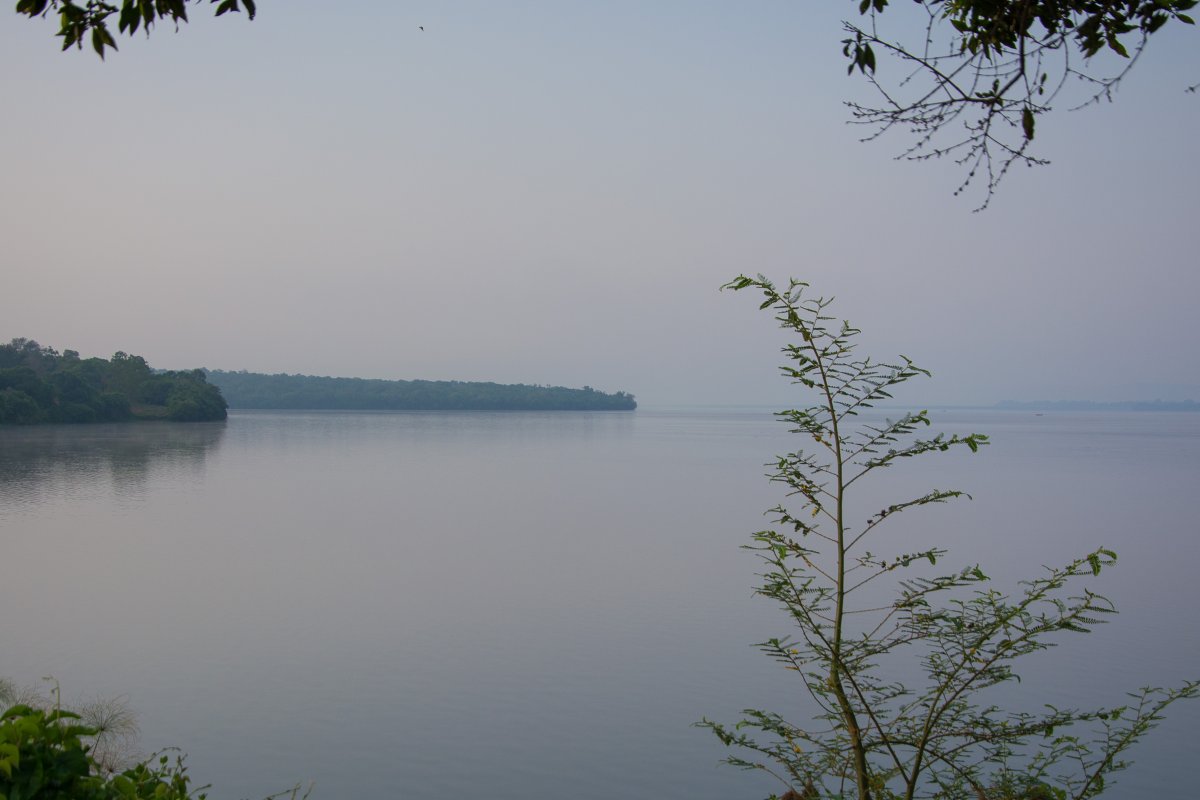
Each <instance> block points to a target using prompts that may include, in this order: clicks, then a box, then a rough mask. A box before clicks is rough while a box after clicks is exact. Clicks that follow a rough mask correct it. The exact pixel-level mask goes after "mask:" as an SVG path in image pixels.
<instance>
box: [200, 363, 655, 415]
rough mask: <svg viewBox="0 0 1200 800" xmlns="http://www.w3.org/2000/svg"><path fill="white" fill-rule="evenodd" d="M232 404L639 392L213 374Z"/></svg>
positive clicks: (613, 400)
mask: <svg viewBox="0 0 1200 800" xmlns="http://www.w3.org/2000/svg"><path fill="white" fill-rule="evenodd" d="M207 374H208V380H209V382H210V383H211V384H213V385H215V386H217V387H219V388H220V390H221V393H222V394H223V395H224V396H225V399H226V400H227V401H228V402H229V406H230V408H235V409H236V408H246V409H268V408H274V409H296V410H298V409H312V410H353V411H368V410H379V411H632V410H633V409H635V408H637V402H636V401H634V399H633V395H631V394H627V393H625V392H615V393H611V394H610V393H607V392H600V391H597V390H595V389H593V388H592V387H590V386H585V387H583V388H582V389H567V388H565V387H562V386H531V385H528V384H502V383H477V382H468V381H388V380H377V379H370V378H322V377H316V376H312V375H264V374H261V373H256V372H223V371H220V370H211V371H209V372H208V373H207Z"/></svg>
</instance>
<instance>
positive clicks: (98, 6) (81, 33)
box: [17, 0, 257, 58]
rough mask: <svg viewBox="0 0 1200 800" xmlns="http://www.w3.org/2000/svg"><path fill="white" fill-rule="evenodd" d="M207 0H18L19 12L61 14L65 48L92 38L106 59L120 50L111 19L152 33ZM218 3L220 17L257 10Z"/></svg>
mask: <svg viewBox="0 0 1200 800" xmlns="http://www.w3.org/2000/svg"><path fill="white" fill-rule="evenodd" d="M192 2H196V3H199V2H203V0H121V3H120V5H119V6H118V5H115V0H114V2H111V3H110V2H104V1H103V0H82V2H81V0H17V13H18V14H25V15H26V16H29V17H40V16H45V15H46V14H49V13H57V14H58V18H59V31H58V34H57V35H58V36H60V37H62V40H63V43H62V49H63V50H67V49H69V48H71V47H72V46H74V47H80V48H82V47H83V45H84V42H85V41H90V42H91V45H92V49H93V50H95V51H96V54H97V55H98V56H100V58H104V53H105V49H106V48H107V49H112V50H116V49H117V42H116V39H114V38H113V35H112V31H111V30H110V29H109V27H108V23H109V19H110V17H112V15H113V14H116V15H117V30H118V31H119V32H120V33H124V34H128V35H130V36H132V35H133V34H134V33H136V32H137V31H138V29H139V28H140V29H141V30H144V31H145V32H146V34H147V35H149V33H150V30H151V29H152V28H153V27H154V25H155V23H156V22H159V21H162V20H167V21H170V22H172V23H174V24H175V26H176V27H177V28H178V26H179V24H180V23H183V22H187V21H188V4H189V3H192ZM209 2H210V3H213V4H216V6H217V9H216V16H218V17H219V16H221V15H222V14H227V13H229V12H231V11H241V10H242V9H243V8H244V9H245V11H246V15H247V16H248V17H249V18H250V19H254V15H255V14H256V13H257V7H256V6H255V0H209Z"/></svg>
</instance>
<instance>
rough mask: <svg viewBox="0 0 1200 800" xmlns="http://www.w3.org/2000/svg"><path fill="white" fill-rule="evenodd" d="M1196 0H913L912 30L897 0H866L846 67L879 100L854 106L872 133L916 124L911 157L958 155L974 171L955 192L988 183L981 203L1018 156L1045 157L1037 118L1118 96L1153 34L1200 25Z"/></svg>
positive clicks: (847, 45)
mask: <svg viewBox="0 0 1200 800" xmlns="http://www.w3.org/2000/svg"><path fill="white" fill-rule="evenodd" d="M1196 3H1197V0H914V2H910V3H906V4H905V5H906V6H907V7H909V9H908V13H918V14H920V22H921V29H920V30H921V34H920V35H918V36H915V37H914V36H913V34H912V28H911V27H909V28H906V29H904V31H905V32H904V33H902V34H900V35H896V34H893V33H889V32H888V28H887V27H886V26H885V24H884V23H885V21H888V22H891V21H893V20H892V19H891V17H892V16H895V15H887V12H889V11H890V9H889V5H890V3H889V0H860V1H859V2H858V11H859V18H858V19H855V20H848V21H846V22H845V23H844V25H845V30H846V32H847V33H848V34H849V36H848V38H846V39H844V40H843V42H842V45H843V51H842V52H843V54H844V55H845V56H846V57H847V58H848V59H849V65H848V69H847V71H848V72H850V73H854V72H855V71H856V70H857V71H858V72H859V73H860V74H861V75H862V76H863V77H865V78H866V80H868V81H869V82H870V83H871V85H872V86H873V87H874V88H875V90H876V95H875V96H876V98H877V99H876V101H875V102H873V103H859V102H851V103H849V104H848V105H849V106H850V109H851V114H852V116H853V120H854V122H856V123H859V124H861V125H865V126H867V127H868V128H869V129H870V132H869V133H868V134H867V136H866V138H867V139H868V140H870V139H876V138H879V137H880V136H882V135H884V134H886V133H889V132H891V131H893V130H899V131H902V132H906V133H907V134H908V135H909V137H910V144H909V145H907V146H906V147H905V148H904V150H903V151H902V156H901V157H903V158H908V159H914V160H926V159H932V158H940V157H942V156H949V157H952V158H954V159H955V160H956V161H957V163H959V164H960V165H962V166H963V167H965V168H966V171H967V172H966V176H965V177H964V179H963V181H962V183H961V184H960V185H959V187H958V191H957V192H956V194H957V193H958V192H961V191H963V190H964V189H966V188H967V187H968V186H970V185H972V183H974V182H976V181H978V183H979V184H980V185H981V188H982V189H983V190H984V193H985V197H984V200H983V202H982V205H981V206H980V207H983V206H986V205H987V203H988V201H989V200H990V199H991V196H992V193H993V192H994V191H995V189H996V186H997V184H999V182H1000V180H1001V179H1002V178H1003V177H1004V175H1005V174H1006V173H1007V172H1008V170H1009V169H1010V168H1011V167H1012V166H1013V165H1014V164H1027V165H1030V166H1034V165H1040V164H1045V163H1047V161H1046V160H1045V159H1042V158H1039V157H1037V156H1035V155H1033V154H1032V153H1031V150H1030V148H1031V145H1032V143H1033V138H1034V133H1035V130H1036V127H1037V120H1038V118H1039V117H1041V116H1043V115H1044V114H1046V113H1048V112H1049V111H1051V110H1052V108H1053V107H1054V104H1055V102H1056V101H1062V102H1065V103H1067V104H1068V105H1069V106H1073V107H1082V106H1085V105H1089V104H1091V103H1094V102H1097V101H1100V100H1104V99H1107V100H1111V99H1112V93H1113V90H1114V89H1115V88H1116V87H1117V85H1118V84H1119V83H1120V82H1121V80H1122V79H1123V78H1124V77H1125V76H1126V75H1127V74H1128V72H1129V70H1130V69H1132V68H1133V66H1134V65H1135V64H1136V63H1137V60H1138V57H1139V56H1140V55H1141V54H1142V53H1143V52H1144V51H1145V49H1146V47H1147V45H1148V44H1149V41H1150V37H1151V35H1152V34H1154V33H1156V32H1157V31H1159V30H1161V29H1162V28H1163V27H1164V26H1166V25H1167V24H1169V23H1170V24H1174V25H1179V24H1186V25H1193V24H1194V21H1193V19H1192V18H1191V17H1190V16H1188V14H1187V13H1186V12H1187V11H1189V10H1191V9H1192V8H1193V7H1194V6H1195V5H1196ZM913 5H916V6H917V8H916V9H912V8H911V7H912V6H913ZM885 15H886V16H887V18H886V20H885ZM1105 54H1111V55H1112V56H1113V58H1111V59H1108V58H1102V56H1103V55H1105ZM885 73H886V74H885ZM1080 88H1082V90H1083V91H1082V92H1078V91H1076V92H1075V93H1074V94H1073V95H1072V94H1071V93H1070V92H1068V91H1067V90H1068V89H1073V90H1078V89H1080ZM1184 88H1188V89H1189V91H1193V92H1194V91H1195V89H1196V86H1191V87H1184V86H1182V85H1181V86H1180V91H1182V90H1183V89H1184Z"/></svg>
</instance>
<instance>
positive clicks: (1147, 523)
mask: <svg viewBox="0 0 1200 800" xmlns="http://www.w3.org/2000/svg"><path fill="white" fill-rule="evenodd" d="M934 418H935V422H940V423H941V425H940V428H941V429H943V430H947V431H949V432H969V431H982V432H986V433H989V434H991V435H992V437H993V440H994V445H993V446H991V447H989V448H986V449H985V450H984V451H983V452H981V453H980V454H979V455H977V456H974V457H971V456H969V455H968V454H965V453H964V454H957V453H951V454H945V455H939V456H931V457H928V458H927V459H925V460H923V461H922V460H916V461H912V462H909V463H905V464H902V465H900V466H899V467H897V468H895V469H894V470H891V471H888V472H887V473H886V474H885V475H883V476H882V478H881V479H880V480H877V481H876V484H875V485H874V486H873V487H867V488H866V489H865V490H864V491H865V493H864V497H863V500H862V502H863V504H864V505H863V515H864V516H865V515H866V513H868V512H869V511H872V510H874V509H875V508H877V506H878V504H879V503H888V502H895V501H896V500H900V499H903V496H904V495H908V494H913V493H916V492H924V491H927V490H929V489H931V488H961V489H964V490H967V491H969V492H971V493H972V494H973V495H974V496H975V501H974V502H972V503H963V504H959V505H952V506H945V507H939V508H935V509H933V510H931V511H929V512H928V513H925V514H923V515H920V516H914V517H913V518H912V519H911V520H909V521H907V522H904V521H903V520H902V519H900V518H898V519H897V522H901V523H903V524H901V525H898V526H897V527H896V528H894V529H893V533H891V534H889V535H892V536H895V537H897V538H898V539H899V538H901V537H903V543H904V546H905V549H911V547H910V544H911V546H915V545H916V543H917V542H939V543H943V544H945V545H947V546H949V547H950V548H951V559H950V560H951V561H952V562H954V563H956V564H959V563H976V562H979V563H981V564H982V565H983V566H984V567H985V569H986V570H987V571H988V572H989V573H990V574H993V575H994V576H996V577H998V578H1000V579H1002V580H1014V579H1016V578H1018V577H1021V576H1028V575H1030V574H1032V573H1034V572H1036V571H1037V570H1038V569H1039V565H1041V564H1046V563H1057V562H1062V561H1065V560H1069V559H1070V558H1072V557H1074V556H1077V555H1081V554H1082V553H1084V552H1087V551H1089V550H1090V549H1092V548H1094V547H1095V546H1099V545H1106V546H1109V547H1111V548H1113V549H1115V550H1117V551H1118V552H1119V553H1120V555H1121V558H1120V564H1119V565H1118V567H1117V568H1116V569H1115V570H1113V571H1112V572H1111V574H1109V573H1107V572H1106V574H1105V575H1104V576H1102V578H1101V579H1100V580H1099V581H1098V582H1097V583H1096V584H1094V588H1096V589H1097V590H1100V591H1103V592H1104V593H1106V594H1108V595H1110V596H1111V597H1113V598H1114V599H1115V600H1116V601H1117V602H1118V605H1119V607H1120V608H1121V610H1122V614H1121V615H1120V616H1119V617H1118V618H1116V620H1115V622H1114V624H1111V625H1109V626H1107V627H1105V628H1102V629H1101V630H1100V631H1098V632H1097V633H1095V634H1093V635H1091V636H1086V637H1083V636H1076V637H1073V638H1071V639H1068V640H1066V641H1065V642H1064V644H1065V645H1066V646H1064V647H1060V648H1056V649H1055V650H1053V651H1052V652H1050V653H1048V654H1044V655H1040V656H1039V657H1037V658H1035V659H1034V660H1033V661H1031V662H1030V663H1029V665H1028V666H1027V667H1026V668H1025V669H1024V670H1023V675H1024V677H1025V680H1024V681H1023V682H1022V683H1021V684H1020V685H1019V686H1016V685H1015V686H1014V687H1013V688H1011V689H1009V690H1008V692H1009V695H1008V696H1007V697H1006V700H1007V701H1008V702H1010V703H1012V704H1015V705H1022V706H1028V707H1031V708H1037V707H1038V706H1039V705H1040V704H1041V703H1043V702H1047V701H1053V702H1056V703H1058V704H1060V705H1085V706H1086V705H1098V704H1106V703H1108V704H1114V703H1116V702H1118V701H1119V700H1120V693H1121V692H1122V691H1123V690H1126V689H1133V688H1136V687H1138V686H1141V685H1143V684H1147V683H1150V684H1156V685H1161V684H1171V683H1178V682H1179V681H1180V680H1182V679H1183V678H1186V677H1192V678H1195V677H1197V676H1200V625H1198V624H1197V621H1196V609H1197V607H1198V605H1200V581H1197V580H1196V577H1195V573H1196V565H1197V563H1198V562H1200V537H1198V536H1197V522H1196V519H1197V515H1196V514H1195V512H1194V510H1193V508H1192V502H1193V501H1194V500H1195V498H1196V495H1197V491H1198V489H1200V415H1189V414H1163V415H1158V414H1103V413H1095V414H1047V415H1045V416H1034V415H1032V414H1028V413H1018V412H980V411H969V412H968V411H946V412H941V413H936V414H935V415H934ZM796 446H798V442H795V441H793V440H792V437H790V436H789V435H788V434H787V433H786V428H785V426H783V425H782V424H780V423H777V422H775V421H773V419H772V418H771V417H770V415H769V414H768V413H766V412H765V411H736V410H720V411H696V410H690V411H689V410H678V411H667V410H662V411H654V410H639V411H637V412H635V413H632V414H626V413H607V414H605V413H550V414H546V413H506V414H489V413H395V414H390V413H379V414H372V413H267V412H260V413H235V414H232V415H231V416H230V419H229V421H228V422H227V423H223V424H192V425H173V424H167V423H163V424H148V425H127V426H87V427H83V426H80V427H44V428H35V429H24V430H21V429H0V675H6V676H9V677H12V678H15V679H17V680H18V681H20V682H23V683H35V682H37V681H38V679H39V678H40V676H43V675H53V676H55V677H56V678H57V679H58V680H59V681H61V683H62V685H63V687H64V693H65V696H66V697H67V699H68V700H70V699H71V698H73V697H74V698H87V697H92V696H97V695H106V696H113V695H125V696H128V698H129V700H130V702H131V704H132V705H133V707H134V708H136V709H137V710H138V711H139V713H140V716H141V723H142V736H141V740H142V743H143V745H144V746H145V747H146V748H147V749H154V748H157V747H160V746H164V745H175V746H179V747H181V748H183V749H184V750H186V751H187V752H188V753H189V754H190V764H191V767H192V772H193V774H194V775H196V776H197V777H198V778H200V779H202V780H203V781H211V782H212V783H213V784H214V787H213V790H212V791H211V796H212V797H214V798H218V799H219V800H226V799H227V798H228V799H231V798H238V797H251V798H253V797H261V796H263V795H265V794H267V793H269V792H272V791H276V790H279V789H281V788H284V787H286V786H288V785H290V784H292V783H295V782H296V781H309V780H315V781H316V783H317V787H316V791H315V794H314V797H317V798H342V797H352V796H357V797H405V798H439V799H440V798H445V797H448V796H468V795H469V796H486V797H489V798H513V799H514V800H515V799H516V798H522V799H525V798H534V799H535V800H537V799H539V798H552V797H553V798H557V797H562V796H570V797H573V798H580V799H581V800H590V799H591V798H595V800H600V798H605V800H608V799H609V798H614V797H621V798H647V799H648V798H655V799H656V800H658V799H660V798H664V797H686V798H691V799H693V800H709V799H711V800H717V798H736V797H747V798H758V797H763V796H765V795H766V794H767V793H768V792H770V791H772V790H773V788H774V787H773V785H772V784H771V783H769V782H768V781H767V780H766V779H765V778H764V776H761V775H757V774H747V773H742V772H738V771H736V770H734V769H732V768H729V767H721V766H718V765H717V763H716V762H717V761H718V759H719V758H720V757H721V756H722V749H721V748H720V746H719V745H718V744H717V743H716V741H715V739H714V738H713V737H712V736H711V735H710V734H708V733H706V732H704V731H700V730H696V729H694V728H691V727H689V726H690V724H691V723H692V722H694V721H696V720H698V719H699V718H700V717H701V716H709V717H712V718H716V719H722V720H733V719H735V717H736V714H737V712H738V710H739V709H741V708H744V707H748V706H758V707H765V708H770V709H772V710H777V711H779V712H781V713H784V714H785V716H789V717H790V718H792V719H793V721H800V720H802V719H804V718H805V713H804V708H805V707H804V704H803V698H802V697H801V694H800V687H799V686H797V685H796V684H795V682H794V680H792V679H791V675H790V674H788V673H781V670H780V668H777V667H776V666H775V665H773V664H772V663H770V662H769V661H767V660H766V659H764V658H763V657H761V656H759V655H758V654H757V653H756V652H755V651H754V650H753V648H751V647H749V646H748V644H749V643H751V642H755V641H760V640H762V639H764V638H766V637H768V636H772V635H781V634H786V633H787V626H786V623H785V620H784V619H783V618H782V616H781V615H780V613H779V612H777V611H776V610H775V609H773V608H771V607H770V606H769V604H767V603H766V602H765V601H762V600H757V599H755V598H753V597H752V595H751V587H752V586H753V585H754V571H755V568H756V563H755V561H754V559H753V557H751V556H750V555H748V554H746V553H744V552H742V551H739V550H738V545H740V544H742V543H744V542H745V541H746V540H747V534H748V533H749V532H750V531H753V530H756V529H757V528H759V527H762V525H763V520H762V516H761V511H762V510H763V509H764V508H767V507H769V506H771V505H774V504H775V503H777V502H779V500H780V499H781V498H780V496H779V494H778V491H777V488H776V487H772V486H771V485H769V484H768V483H767V482H766V481H765V480H764V479H763V478H762V477H761V475H762V473H763V468H762V464H763V463H764V462H766V461H768V460H769V459H770V458H771V456H773V455H775V454H777V453H781V452H784V451H786V450H787V449H791V448H794V447H796ZM710 740H711V741H710ZM1198 741H1200V704H1193V705H1192V706H1191V707H1188V706H1183V707H1177V708H1176V710H1175V713H1174V714H1173V717H1172V718H1171V719H1170V720H1168V721H1167V722H1166V723H1164V724H1163V725H1162V726H1161V727H1160V728H1159V729H1158V730H1157V731H1155V732H1154V733H1153V734H1152V735H1151V738H1150V739H1149V740H1148V742H1147V743H1146V744H1145V745H1144V746H1143V747H1142V749H1141V750H1140V751H1138V752H1137V753H1136V754H1135V757H1136V760H1137V762H1138V763H1137V765H1136V766H1135V767H1134V768H1133V769H1131V770H1130V771H1128V772H1126V773H1124V774H1123V775H1122V776H1120V777H1119V781H1120V782H1119V784H1118V786H1117V788H1116V789H1115V790H1114V791H1113V792H1112V794H1111V795H1106V796H1112V797H1115V798H1130V799H1132V798H1139V797H1156V798H1170V797H1181V798H1182V797H1189V796H1191V795H1190V794H1189V792H1190V790H1191V787H1192V786H1194V770H1193V769H1192V763H1193V762H1194V760H1195V758H1196V757H1197V756H1200V745H1197V744H1196V742H1198Z"/></svg>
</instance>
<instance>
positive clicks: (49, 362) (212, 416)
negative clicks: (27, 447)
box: [0, 339, 226, 425]
mask: <svg viewBox="0 0 1200 800" xmlns="http://www.w3.org/2000/svg"><path fill="white" fill-rule="evenodd" d="M225 408H226V404H225V399H224V398H223V397H222V396H221V392H220V390H218V389H217V387H215V386H213V385H212V384H210V383H209V382H208V381H207V380H206V379H205V376H204V371H203V370H199V369H193V370H185V371H179V372H174V371H157V372H156V371H154V370H152V369H151V368H150V365H149V364H147V363H146V360H145V359H144V358H142V357H141V356H131V355H129V354H127V353H123V352H117V353H114V354H113V357H112V358H111V359H108V360H105V359H103V358H80V357H79V353H77V352H76V351H74V350H64V351H62V352H61V353H59V352H58V351H57V350H55V349H54V348H52V347H42V346H41V345H39V344H38V343H37V342H35V341H33V340H32V339H13V340H12V341H11V342H10V343H9V344H4V345H0V425H4V424H9V425H32V424H37V423H42V422H123V421H126V420H133V419H168V420H174V421H176V422H202V421H208V420H222V419H225Z"/></svg>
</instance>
